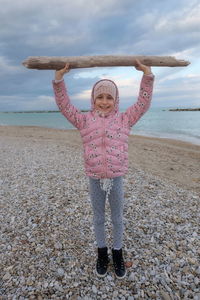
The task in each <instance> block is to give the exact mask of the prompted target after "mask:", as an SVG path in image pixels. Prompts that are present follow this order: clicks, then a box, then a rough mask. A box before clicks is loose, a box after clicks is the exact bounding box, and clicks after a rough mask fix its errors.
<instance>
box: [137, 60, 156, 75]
mask: <svg viewBox="0 0 200 300" xmlns="http://www.w3.org/2000/svg"><path fill="white" fill-rule="evenodd" d="M135 62H136V64H135V68H136V70H138V71H142V72H143V73H144V74H145V75H149V74H152V73H151V67H149V66H146V65H143V64H142V63H141V62H140V61H139V59H136V60H135Z"/></svg>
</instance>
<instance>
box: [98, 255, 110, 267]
mask: <svg viewBox="0 0 200 300" xmlns="http://www.w3.org/2000/svg"><path fill="white" fill-rule="evenodd" d="M107 264H108V258H107V257H98V259H97V265H98V266H99V267H101V266H104V267H106V266H107Z"/></svg>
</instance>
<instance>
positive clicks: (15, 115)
mask: <svg viewBox="0 0 200 300" xmlns="http://www.w3.org/2000/svg"><path fill="white" fill-rule="evenodd" d="M0 125H12V126H13V125H14V126H40V127H46V128H57V129H75V128H74V127H73V125H71V123H69V122H68V121H67V119H66V118H65V117H64V116H63V115H62V114H61V113H60V112H0ZM131 134H134V135H142V136H149V137H159V138H170V139H175V140H181V141H186V142H190V143H192V144H196V145H200V111H169V108H166V107H165V108H151V109H149V110H148V112H147V113H146V114H145V115H144V116H143V117H142V118H141V119H140V120H139V121H138V122H137V124H135V126H133V127H132V130H131Z"/></svg>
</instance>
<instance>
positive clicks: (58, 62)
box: [22, 55, 190, 70]
mask: <svg viewBox="0 0 200 300" xmlns="http://www.w3.org/2000/svg"><path fill="white" fill-rule="evenodd" d="M136 59H139V60H140V61H141V63H143V64H145V65H147V66H155V67H185V66H188V65H189V64H190V62H189V61H185V60H178V59H176V58H175V57H173V56H132V55H128V56H118V55H101V56H62V57H56V56H52V57H51V56H30V57H28V58H27V59H26V60H24V61H23V62H22V64H23V65H24V66H25V67H27V68H29V69H38V70H59V69H62V68H63V67H64V66H65V64H66V63H69V66H70V69H77V68H92V67H114V66H134V65H135V63H136Z"/></svg>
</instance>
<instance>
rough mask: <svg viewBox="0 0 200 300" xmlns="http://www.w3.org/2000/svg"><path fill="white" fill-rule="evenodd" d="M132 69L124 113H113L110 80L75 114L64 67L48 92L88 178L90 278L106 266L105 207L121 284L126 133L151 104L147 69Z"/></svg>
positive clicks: (115, 90)
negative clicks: (133, 91)
mask: <svg viewBox="0 0 200 300" xmlns="http://www.w3.org/2000/svg"><path fill="white" fill-rule="evenodd" d="M136 63H137V64H136V66H135V68H136V69H137V70H139V71H142V72H143V73H144V74H143V77H142V80H141V84H140V91H139V97H138V101H137V102H136V103H135V104H133V105H132V106H130V107H129V108H128V109H127V110H126V112H124V113H120V112H119V108H118V105H119V93H118V88H117V86H116V84H115V83H114V82H113V81H112V80H108V79H103V80H100V81H98V82H97V83H95V85H94V86H93V89H92V95H91V110H90V111H89V112H87V113H81V112H80V111H79V110H78V109H77V108H76V107H74V106H73V105H72V104H71V102H70V99H69V97H68V94H67V91H66V87H65V83H64V80H63V75H64V74H65V73H67V72H69V71H70V68H69V65H68V64H66V65H65V67H64V68H63V69H61V70H59V71H56V73H55V80H54V81H53V88H54V93H55V99H56V103H57V105H58V107H59V109H60V111H61V113H62V114H63V115H64V116H65V117H66V118H67V119H68V121H69V122H71V123H72V124H73V125H74V126H75V127H76V128H77V129H78V130H79V131H80V135H81V138H82V142H83V148H84V164H85V172H86V175H87V176H88V177H89V190H90V199H91V204H92V209H93V223H94V232H95V236H96V240H97V245H98V248H97V253H98V258H97V262H96V273H97V276H99V277H104V276H106V274H107V267H108V263H109V257H108V248H107V246H106V239H105V226H104V225H105V203H106V199H108V201H109V205H110V208H111V219H112V226H113V248H112V259H113V264H114V270H115V275H116V277H117V278H119V279H121V278H124V277H125V275H126V268H125V264H124V259H123V253H122V247H123V245H122V239H123V205H124V192H123V177H122V176H123V175H124V174H125V173H126V172H127V169H128V136H129V133H130V130H131V127H132V126H133V125H134V124H135V123H136V122H137V121H138V120H139V119H140V117H141V116H142V115H143V114H144V113H145V112H146V111H147V110H148V108H149V106H150V102H151V98H152V90H153V82H154V75H153V74H152V73H151V68H150V67H148V66H146V65H144V64H142V63H141V62H140V61H139V60H137V61H136Z"/></svg>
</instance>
